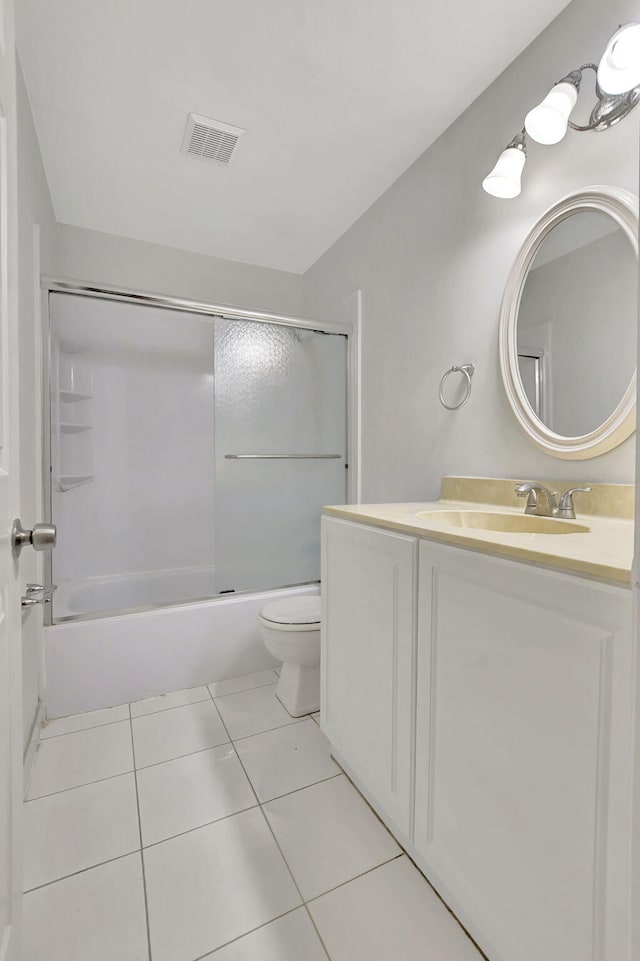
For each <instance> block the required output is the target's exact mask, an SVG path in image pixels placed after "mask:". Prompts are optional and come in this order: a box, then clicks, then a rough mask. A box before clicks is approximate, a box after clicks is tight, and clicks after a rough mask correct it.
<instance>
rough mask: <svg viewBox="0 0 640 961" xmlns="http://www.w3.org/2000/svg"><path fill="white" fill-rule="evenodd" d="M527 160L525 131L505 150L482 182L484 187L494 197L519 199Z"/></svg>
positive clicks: (517, 135)
mask: <svg viewBox="0 0 640 961" xmlns="http://www.w3.org/2000/svg"><path fill="white" fill-rule="evenodd" d="M526 160H527V145H526V138H525V133H524V130H523V131H522V132H521V133H518V134H516V136H515V137H514V138H513V140H512V141H511V143H508V144H507V146H506V147H505V148H504V150H503V151H502V153H501V154H500V156H499V157H498V161H497V163H496V165H495V167H494V168H493V170H492V171H491V173H490V174H488V175H487V176H486V177H485V178H484V180H483V181H482V186H483V187H484V189H485V190H486V191H487V193H488V194H491V196H492V197H503V198H505V199H509V198H511V197H517V196H518V194H519V193H520V190H521V187H522V171H523V170H524V165H525V163H526Z"/></svg>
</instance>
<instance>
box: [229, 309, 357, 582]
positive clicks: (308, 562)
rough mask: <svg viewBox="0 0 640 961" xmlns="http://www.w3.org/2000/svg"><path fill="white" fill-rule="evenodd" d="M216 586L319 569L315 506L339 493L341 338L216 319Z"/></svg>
mask: <svg viewBox="0 0 640 961" xmlns="http://www.w3.org/2000/svg"><path fill="white" fill-rule="evenodd" d="M214 355H215V376H214V384H215V460H216V469H215V492H216V493H215V554H216V575H217V577H216V579H217V584H218V591H220V592H223V591H246V590H262V589H267V588H272V587H284V586H286V585H290V584H300V583H305V582H308V581H317V580H319V578H320V514H321V510H322V507H323V505H325V504H341V503H344V502H345V500H346V470H345V468H346V466H347V465H346V406H347V398H346V338H345V337H343V336H341V335H334V334H323V333H320V332H318V331H312V330H305V329H302V328H298V327H285V326H280V325H277V324H265V323H258V322H254V321H240V320H227V319H225V318H216V321H215V352H214Z"/></svg>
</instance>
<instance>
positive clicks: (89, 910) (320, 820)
mask: <svg viewBox="0 0 640 961" xmlns="http://www.w3.org/2000/svg"><path fill="white" fill-rule="evenodd" d="M276 682H277V677H276V675H275V674H274V672H273V671H261V672H259V673H257V674H252V675H249V676H247V677H242V678H234V679H232V680H230V681H222V682H219V683H216V684H210V685H209V687H208V688H207V687H199V688H194V689H192V690H190V691H178V692H176V693H175V694H168V695H165V696H163V697H154V698H150V699H149V700H146V701H139V702H137V703H136V704H131V705H124V706H121V707H115V708H109V709H108V710H103V711H94V712H93V713H90V714H82V715H78V716H77V717H72V718H63V719H61V720H58V721H53V722H51V723H50V724H48V725H47V726H46V728H45V729H44V730H43V732H42V735H41V741H40V744H39V746H38V752H37V755H36V761H35V765H34V769H33V774H32V777H31V783H30V785H29V790H28V794H27V800H26V802H25V805H24V807H25V819H26V825H25V826H26V830H25V836H26V852H25V890H26V892H27V893H26V894H25V899H24V907H25V932H26V944H25V958H27V959H29V961H45V959H46V961H327V959H330V961H360V959H367V961H395V959H396V958H398V957H400V958H402V959H403V961H480V959H481V956H480V954H479V953H478V951H477V950H476V948H475V947H474V946H473V944H472V943H471V941H470V940H469V939H468V938H467V937H466V935H465V933H464V932H463V930H462V929H461V928H460V927H459V925H458V924H457V923H456V921H455V920H454V919H453V917H452V916H451V915H450V914H449V912H448V911H447V910H446V908H445V907H444V906H443V905H442V903H441V902H440V901H439V900H438V898H437V897H436V895H435V894H434V893H433V891H432V889H431V888H430V887H429V885H428V884H427V883H426V881H425V880H424V878H423V877H422V875H421V874H420V873H419V872H418V871H417V870H416V869H415V868H414V867H413V865H412V864H411V862H410V861H409V859H408V858H407V857H406V856H405V855H404V854H403V853H402V851H401V850H400V848H399V847H398V845H397V844H396V842H395V841H394V839H393V838H392V837H391V835H390V834H389V833H388V832H387V830H386V829H385V828H384V827H383V825H382V824H381V823H380V821H379V820H378V819H377V818H376V817H375V815H374V814H373V813H372V811H371V809H370V808H369V807H368V806H367V804H366V803H365V802H364V801H363V799H362V798H361V797H360V795H359V794H358V793H357V791H356V790H355V789H354V788H353V787H352V785H351V783H350V782H349V781H348V779H347V778H346V777H345V775H344V774H342V773H341V772H340V769H339V768H338V767H337V766H336V764H335V763H334V762H333V760H332V759H331V757H330V756H329V750H328V743H327V741H326V739H325V737H324V735H323V734H322V732H321V730H320V728H319V726H318V724H319V715H317V714H314V715H312V716H311V717H307V718H303V719H294V718H291V717H290V716H289V715H288V714H287V713H286V711H285V710H284V708H282V707H281V705H280V703H279V701H277V700H276V698H275V685H276Z"/></svg>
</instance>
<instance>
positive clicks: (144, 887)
mask: <svg viewBox="0 0 640 961" xmlns="http://www.w3.org/2000/svg"><path fill="white" fill-rule="evenodd" d="M129 730H130V733H131V754H132V756H133V779H134V784H135V787H136V809H137V812H138V835H139V837H140V866H141V869H142V892H143V895H144V920H145V925H146V929H147V954H148V956H149V961H152V955H151V926H150V924H149V899H148V896H147V872H146V868H145V863H144V851H143V848H142V816H141V814H140V793H139V791H138V772H137V770H136V744H135V739H134V737H133V719H132V717H131V705H129Z"/></svg>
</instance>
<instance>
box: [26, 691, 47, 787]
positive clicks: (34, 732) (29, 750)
mask: <svg viewBox="0 0 640 961" xmlns="http://www.w3.org/2000/svg"><path fill="white" fill-rule="evenodd" d="M43 721H44V705H43V704H42V701H38V706H37V707H36V710H35V714H34V715H33V722H32V724H31V731H30V732H29V740H28V741H27V744H26V746H25V749H24V754H23V757H22V771H23V783H24V796H25V797H26V796H27V792H28V790H29V781H30V780H31V772H32V770H33V762H34V759H35V756H36V750H37V749H38V741H39V740H40V730H41V728H42V722H43Z"/></svg>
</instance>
